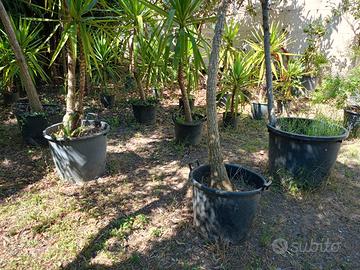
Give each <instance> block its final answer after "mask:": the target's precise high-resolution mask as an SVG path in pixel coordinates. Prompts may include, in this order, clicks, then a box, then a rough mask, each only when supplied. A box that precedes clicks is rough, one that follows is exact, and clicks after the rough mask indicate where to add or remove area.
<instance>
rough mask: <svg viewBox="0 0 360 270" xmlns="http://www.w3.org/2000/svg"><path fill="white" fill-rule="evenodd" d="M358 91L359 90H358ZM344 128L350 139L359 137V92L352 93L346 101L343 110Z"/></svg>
mask: <svg viewBox="0 0 360 270" xmlns="http://www.w3.org/2000/svg"><path fill="white" fill-rule="evenodd" d="M358 89H359V88H358ZM344 126H345V127H346V128H347V129H348V130H349V132H350V136H351V137H355V138H356V137H360V91H359V90H358V93H354V94H353V95H352V96H350V97H349V98H348V100H347V104H346V107H345V109H344Z"/></svg>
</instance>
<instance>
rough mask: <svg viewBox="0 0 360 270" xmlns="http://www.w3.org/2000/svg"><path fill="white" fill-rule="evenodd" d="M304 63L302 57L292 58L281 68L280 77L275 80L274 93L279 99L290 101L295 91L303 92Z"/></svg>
mask: <svg viewBox="0 0 360 270" xmlns="http://www.w3.org/2000/svg"><path fill="white" fill-rule="evenodd" d="M303 75H304V65H303V63H302V61H301V60H300V59H291V60H290V61H289V63H288V64H287V66H286V67H282V68H281V70H280V76H279V79H278V80H276V81H275V82H274V88H275V90H274V95H275V98H276V99H277V100H282V101H289V100H292V99H293V98H294V94H295V93H303V89H304V86H303V85H302V82H301V78H302V76H303Z"/></svg>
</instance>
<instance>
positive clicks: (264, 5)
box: [261, 0, 276, 126]
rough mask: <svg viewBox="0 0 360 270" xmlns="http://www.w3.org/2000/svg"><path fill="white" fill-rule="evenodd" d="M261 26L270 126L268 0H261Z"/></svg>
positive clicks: (272, 113) (273, 119)
mask: <svg viewBox="0 0 360 270" xmlns="http://www.w3.org/2000/svg"><path fill="white" fill-rule="evenodd" d="M261 9H262V18H263V28H264V51H265V69H266V72H265V78H266V93H267V98H268V112H269V122H270V125H271V126H275V124H276V116H275V108H274V95H273V84H272V71H271V50H270V49H271V48H270V24H269V9H270V7H269V0H261Z"/></svg>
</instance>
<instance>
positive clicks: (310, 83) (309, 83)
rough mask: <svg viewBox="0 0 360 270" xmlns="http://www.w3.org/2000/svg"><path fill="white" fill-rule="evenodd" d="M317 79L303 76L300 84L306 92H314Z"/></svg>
mask: <svg viewBox="0 0 360 270" xmlns="http://www.w3.org/2000/svg"><path fill="white" fill-rule="evenodd" d="M318 81H319V80H318V78H317V77H312V76H308V75H305V76H303V77H302V79H301V84H302V85H303V86H304V88H305V89H306V90H308V91H314V90H315V88H316V86H317V85H318Z"/></svg>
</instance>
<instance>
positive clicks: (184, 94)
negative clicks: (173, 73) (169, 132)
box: [178, 62, 193, 123]
mask: <svg viewBox="0 0 360 270" xmlns="http://www.w3.org/2000/svg"><path fill="white" fill-rule="evenodd" d="M178 83H179V86H180V90H181V96H182V101H183V105H184V113H185V121H186V122H188V123H191V122H192V121H193V119H192V115H191V109H190V103H189V97H188V93H187V91H186V88H185V83H184V66H183V64H182V63H181V62H180V63H179V68H178Z"/></svg>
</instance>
